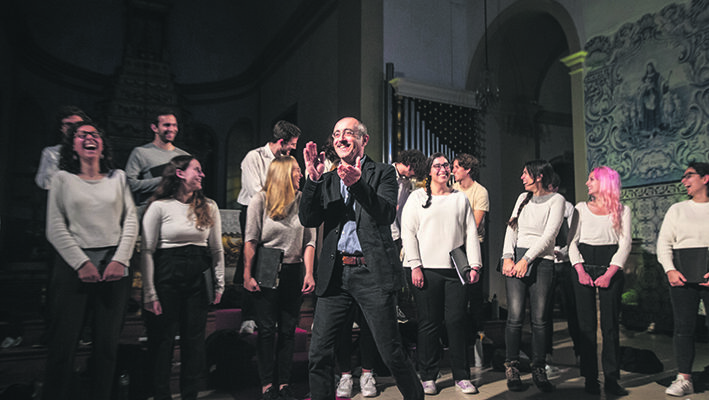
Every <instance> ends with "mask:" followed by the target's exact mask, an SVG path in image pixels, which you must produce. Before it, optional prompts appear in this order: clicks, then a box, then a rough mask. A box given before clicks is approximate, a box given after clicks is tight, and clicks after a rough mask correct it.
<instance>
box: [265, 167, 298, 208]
mask: <svg viewBox="0 0 709 400" xmlns="http://www.w3.org/2000/svg"><path fill="white" fill-rule="evenodd" d="M294 165H297V162H296V161H295V158H293V157H292V156H286V157H279V158H276V159H275V160H273V161H272V162H271V165H269V166H268V173H267V174H266V183H265V184H264V185H263V191H264V192H265V193H266V215H267V216H269V217H271V219H273V220H274V221H278V220H280V219H283V218H285V217H286V216H287V215H288V208H289V207H290V206H291V204H293V201H294V200H295V193H296V189H295V187H294V186H293V166H294Z"/></svg>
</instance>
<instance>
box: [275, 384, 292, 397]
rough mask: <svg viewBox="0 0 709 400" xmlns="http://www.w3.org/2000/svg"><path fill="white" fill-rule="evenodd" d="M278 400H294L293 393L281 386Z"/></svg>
mask: <svg viewBox="0 0 709 400" xmlns="http://www.w3.org/2000/svg"><path fill="white" fill-rule="evenodd" d="M277 398H278V400H296V399H295V397H293V393H292V392H291V391H290V386H283V388H281V390H279V391H278V397H277Z"/></svg>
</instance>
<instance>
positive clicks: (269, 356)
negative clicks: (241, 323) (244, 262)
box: [253, 263, 303, 387]
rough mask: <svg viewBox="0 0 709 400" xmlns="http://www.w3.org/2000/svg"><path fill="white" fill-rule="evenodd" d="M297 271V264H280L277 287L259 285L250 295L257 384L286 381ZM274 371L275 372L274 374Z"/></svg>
mask: <svg viewBox="0 0 709 400" xmlns="http://www.w3.org/2000/svg"><path fill="white" fill-rule="evenodd" d="M300 270H301V264H300V263H298V264H283V267H282V269H281V273H280V276H279V278H280V280H279V283H278V288H276V289H267V288H261V291H260V292H256V293H254V294H253V299H254V311H255V312H256V324H257V325H258V336H257V339H256V355H257V358H258V367H259V375H260V376H261V386H267V385H270V384H273V385H275V386H276V387H277V386H280V385H283V384H288V383H290V376H291V367H292V365H293V349H294V348H295V328H296V325H297V324H298V317H299V315H300V305H301V304H302V302H303V300H302V295H301V288H302V287H303V279H302V278H301V272H300ZM276 334H277V335H276ZM276 336H277V337H278V339H276ZM274 345H275V352H274ZM274 373H277V375H275V376H274ZM274 378H275V379H276V380H275V381H274Z"/></svg>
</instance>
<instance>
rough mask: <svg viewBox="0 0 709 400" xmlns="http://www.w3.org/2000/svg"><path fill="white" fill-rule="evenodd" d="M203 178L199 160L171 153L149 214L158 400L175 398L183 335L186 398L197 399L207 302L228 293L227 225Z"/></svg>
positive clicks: (146, 271)
mask: <svg viewBox="0 0 709 400" xmlns="http://www.w3.org/2000/svg"><path fill="white" fill-rule="evenodd" d="M203 178H204V173H203V172H202V166H201V165H200V163H199V161H198V160H197V159H196V158H194V157H192V156H189V155H183V156H177V157H175V158H173V159H172V160H170V164H168V165H167V167H165V170H164V171H163V175H162V180H161V181H160V184H159V185H158V188H157V189H156V190H155V193H154V194H153V196H152V197H151V198H150V200H149V203H148V206H147V208H146V210H145V215H144V216H143V243H142V246H141V253H142V254H141V259H142V268H143V308H144V309H145V310H146V313H145V314H146V324H147V328H148V347H149V349H150V353H151V356H152V361H153V365H152V372H153V374H154V375H153V384H154V389H155V395H154V398H155V400H167V399H172V393H171V391H170V374H171V370H172V355H173V348H174V344H175V336H176V335H178V334H179V335H180V394H181V397H180V398H181V399H185V400H195V399H197V394H198V391H199V385H200V378H201V377H202V375H203V374H204V372H205V365H204V362H205V360H204V357H205V349H204V336H205V329H206V325H207V311H208V305H209V303H210V300H211V302H212V303H213V304H218V303H219V302H220V300H221V296H222V293H223V292H224V249H223V248H222V222H221V217H220V215H219V208H218V207H217V203H215V202H214V201H213V200H211V199H208V198H206V197H205V196H204V194H203V193H202V179H203ZM210 270H211V271H210ZM210 276H213V277H214V279H212V278H210ZM210 281H212V282H211V283H210ZM208 285H209V286H210V287H207V286H208ZM212 295H213V297H212ZM212 299H213V300H212ZM178 332H179V333H178Z"/></svg>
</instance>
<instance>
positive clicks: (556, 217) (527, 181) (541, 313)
mask: <svg viewBox="0 0 709 400" xmlns="http://www.w3.org/2000/svg"><path fill="white" fill-rule="evenodd" d="M553 177H554V169H553V168H552V166H551V164H549V163H548V162H546V161H544V160H534V161H528V162H527V163H526V164H525V165H524V170H523V171H522V176H521V177H520V178H521V179H522V184H523V185H524V190H525V191H524V193H522V194H520V195H519V197H518V198H517V202H516V203H515V207H514V209H513V211H512V216H511V217H510V221H509V222H508V223H507V231H506V233H505V242H504V246H503V253H502V274H503V275H505V276H506V278H505V286H506V288H507V306H508V308H509V313H508V315H507V326H506V327H505V343H506V353H507V354H506V362H505V376H506V378H507V387H508V388H509V389H510V390H512V391H522V390H525V389H526V386H525V385H524V384H523V383H522V380H521V379H520V376H519V348H520V342H521V339H522V323H523V322H524V310H525V299H526V297H527V294H528V293H529V301H530V310H531V321H532V379H533V381H534V384H535V385H536V386H537V388H539V390H541V391H543V392H551V391H552V390H554V386H553V385H552V384H551V382H549V379H548V378H547V374H546V371H545V369H544V368H545V366H546V362H545V354H546V348H545V344H546V327H547V325H548V324H550V323H551V316H550V315H549V312H548V311H547V310H548V305H547V303H548V302H549V301H551V288H552V282H553V278H554V243H555V239H556V235H557V233H558V232H559V228H560V227H561V223H562V222H563V220H564V203H565V200H564V196H562V195H560V194H558V193H554V192H551V191H549V186H550V184H551V182H552V178H553Z"/></svg>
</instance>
